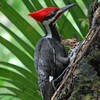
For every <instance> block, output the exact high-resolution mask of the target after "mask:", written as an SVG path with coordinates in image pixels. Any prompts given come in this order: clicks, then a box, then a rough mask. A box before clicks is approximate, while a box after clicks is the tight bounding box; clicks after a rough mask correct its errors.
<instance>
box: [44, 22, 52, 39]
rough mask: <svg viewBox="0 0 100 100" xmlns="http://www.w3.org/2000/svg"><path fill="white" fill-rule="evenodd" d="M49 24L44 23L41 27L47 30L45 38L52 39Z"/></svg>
mask: <svg viewBox="0 0 100 100" xmlns="http://www.w3.org/2000/svg"><path fill="white" fill-rule="evenodd" d="M49 24H50V22H49V21H44V22H43V25H44V26H45V28H46V30H47V33H48V34H47V36H46V38H52V33H51V30H50V27H49Z"/></svg>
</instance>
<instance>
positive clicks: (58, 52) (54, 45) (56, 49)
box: [50, 39, 66, 57]
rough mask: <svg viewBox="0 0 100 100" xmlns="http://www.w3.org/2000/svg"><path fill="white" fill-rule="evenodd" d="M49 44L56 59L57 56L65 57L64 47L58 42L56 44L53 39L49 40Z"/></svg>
mask: <svg viewBox="0 0 100 100" xmlns="http://www.w3.org/2000/svg"><path fill="white" fill-rule="evenodd" d="M50 44H51V46H52V48H53V49H54V52H55V54H56V57H57V56H58V55H60V56H66V53H65V49H64V46H63V45H62V44H61V43H60V42H58V41H57V40H55V39H51V40H50Z"/></svg>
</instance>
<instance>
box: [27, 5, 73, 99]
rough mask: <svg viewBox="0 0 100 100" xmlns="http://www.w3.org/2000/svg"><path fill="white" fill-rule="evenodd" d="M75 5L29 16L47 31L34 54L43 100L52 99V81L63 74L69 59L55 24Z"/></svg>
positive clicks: (40, 11)
mask: <svg viewBox="0 0 100 100" xmlns="http://www.w3.org/2000/svg"><path fill="white" fill-rule="evenodd" d="M74 5H75V4H69V5H67V6H65V7H63V8H56V7H48V8H43V9H41V10H39V11H36V12H33V13H30V14H28V15H29V16H31V17H32V18H34V19H35V20H36V21H38V22H40V23H41V24H42V25H43V27H44V30H45V36H44V37H42V38H41V39H40V40H39V42H38V43H37V46H36V49H35V54H34V63H35V68H36V72H37V74H38V84H39V86H40V91H41V95H42V99H43V100H50V99H51V96H52V95H53V93H54V89H53V86H52V81H53V80H54V79H56V78H57V77H58V76H59V75H60V74H61V73H62V72H63V70H64V69H65V68H66V67H67V64H68V57H67V54H66V51H65V49H64V46H63V45H62V44H61V40H60V37H59V34H58V32H57V29H56V24H55V23H56V21H57V20H58V18H59V17H60V16H61V15H62V14H63V13H64V12H65V11H66V10H67V9H69V8H71V7H73V6H74Z"/></svg>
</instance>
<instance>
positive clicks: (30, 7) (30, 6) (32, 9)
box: [22, 0, 35, 12]
mask: <svg viewBox="0 0 100 100" xmlns="http://www.w3.org/2000/svg"><path fill="white" fill-rule="evenodd" d="M22 1H23V3H24V4H25V5H26V7H27V8H28V10H29V11H30V12H33V11H35V9H34V7H33V5H32V4H31V3H30V1H28V0H22Z"/></svg>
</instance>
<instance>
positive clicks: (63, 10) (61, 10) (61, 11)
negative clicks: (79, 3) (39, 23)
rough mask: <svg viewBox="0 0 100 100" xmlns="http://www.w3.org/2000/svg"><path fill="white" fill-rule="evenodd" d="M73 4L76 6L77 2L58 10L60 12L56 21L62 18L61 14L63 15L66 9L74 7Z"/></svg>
mask: <svg viewBox="0 0 100 100" xmlns="http://www.w3.org/2000/svg"><path fill="white" fill-rule="evenodd" d="M73 6H75V4H69V5H67V6H66V7H62V8H60V9H59V10H58V13H57V16H56V18H55V20H54V22H56V21H57V20H58V19H59V18H60V16H61V15H62V14H63V13H64V12H65V11H67V10H68V9H69V8H71V7H73Z"/></svg>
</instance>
